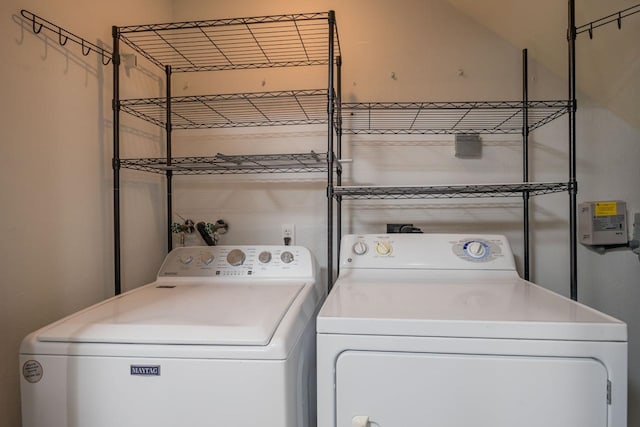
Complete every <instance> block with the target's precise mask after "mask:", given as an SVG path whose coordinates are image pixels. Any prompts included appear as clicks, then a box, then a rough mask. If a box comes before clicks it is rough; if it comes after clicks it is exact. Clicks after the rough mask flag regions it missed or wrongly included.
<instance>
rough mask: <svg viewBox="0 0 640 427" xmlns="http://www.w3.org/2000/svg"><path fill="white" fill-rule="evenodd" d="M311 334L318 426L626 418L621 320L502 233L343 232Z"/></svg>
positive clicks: (612, 423)
mask: <svg viewBox="0 0 640 427" xmlns="http://www.w3.org/2000/svg"><path fill="white" fill-rule="evenodd" d="M317 340H318V342H317V345H318V427H365V426H371V427H411V426H434V427H463V426H464V427H468V426H474V427H514V426H518V427H542V426H544V427H604V426H609V427H626V425H627V419H626V412H627V328H626V325H625V324H624V323H623V322H621V321H619V320H616V319H614V318H612V317H610V316H608V315H606V314H603V313H600V312H598V311H596V310H594V309H591V308H589V307H587V306H584V305H582V304H579V303H577V302H575V301H572V300H570V299H567V298H565V297H563V296H560V295H558V294H555V293H553V292H551V291H549V290H546V289H544V288H542V287H540V286H537V285H535V284H533V283H531V282H528V281H525V280H523V279H521V278H520V277H519V276H518V274H517V272H516V269H515V265H514V261H513V254H512V252H511V248H510V246H509V243H508V241H507V240H506V238H505V237H504V236H497V235H480V236H465V235H445V234H441V235H438V234H434V235H431V234H391V235H348V236H344V238H343V240H342V242H341V255H340V275H339V277H338V279H337V281H336V283H335V286H334V288H333V289H332V291H331V292H330V294H329V296H328V297H327V300H326V301H325V303H324V305H323V307H322V308H321V310H320V313H319V315H318V319H317Z"/></svg>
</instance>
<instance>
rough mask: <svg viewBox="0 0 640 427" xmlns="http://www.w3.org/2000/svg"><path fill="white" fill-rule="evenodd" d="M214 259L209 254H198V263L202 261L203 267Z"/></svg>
mask: <svg viewBox="0 0 640 427" xmlns="http://www.w3.org/2000/svg"><path fill="white" fill-rule="evenodd" d="M214 259H215V257H214V256H213V254H212V253H210V252H203V253H202V254H200V261H202V263H203V264H205V265H209V264H211V263H212V262H213V260H214Z"/></svg>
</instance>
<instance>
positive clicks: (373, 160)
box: [0, 0, 640, 427]
mask: <svg viewBox="0 0 640 427" xmlns="http://www.w3.org/2000/svg"><path fill="white" fill-rule="evenodd" d="M20 8H27V9H30V10H31V9H33V11H34V12H36V13H40V14H42V15H43V16H45V17H47V18H49V19H50V20H53V21H56V22H58V23H60V25H63V26H67V27H69V29H71V30H72V31H74V32H76V33H78V34H82V35H86V36H87V37H96V38H100V39H101V40H103V41H105V43H106V44H108V45H110V44H111V42H110V26H111V25H113V24H119V25H127V24H138V23H143V22H155V21H165V20H175V21H180V20H190V19H206V18H224V17H235V16H261V15H269V14H281V13H291V12H311V11H322V10H328V9H334V10H336V15H337V19H338V27H339V35H340V40H341V44H342V54H343V58H344V67H343V97H344V99H345V100H347V101H361V100H367V101H368V100H375V101H395V100H398V101H410V100H417V101H422V100H428V101H442V100H504V99H509V100H517V99H519V97H520V93H521V89H520V87H521V86H520V85H521V81H520V79H521V77H520V76H521V68H520V67H521V65H520V61H521V52H520V50H519V49H517V48H515V47H514V46H512V45H511V44H509V43H508V42H506V41H505V40H504V39H501V38H500V37H498V36H496V35H495V34H493V33H492V32H490V31H488V30H486V29H485V28H484V27H482V26H480V25H479V24H477V23H475V22H474V21H472V20H470V19H469V18H467V17H465V16H464V15H461V14H460V13H459V11H457V10H456V9H454V8H453V7H452V6H450V5H449V4H448V3H447V2H444V1H438V0H428V1H425V0H403V1H400V2H399V1H397V0H396V1H390V0H349V1H337V0H308V1H305V2H299V1H293V0H274V1H269V2H264V1H257V0H236V1H233V2H229V1H207V2H205V1H202V0H173V1H169V0H166V1H165V2H162V3H160V2H157V1H156V2H153V1H151V0H146V1H142V0H138V1H134V2H126V3H125V2H120V1H116V2H115V3H114V2H110V3H109V4H106V3H105V4H99V3H97V2H96V4H90V5H89V4H86V5H85V4H81V2H77V1H71V0H67V1H65V2H57V4H56V6H55V7H54V6H52V5H49V4H47V3H46V2H43V1H35V0H32V1H21V2H18V1H17V0H9V2H4V3H3V4H2V5H0V10H1V11H2V12H3V13H2V16H3V17H4V19H5V21H6V24H5V25H3V26H2V29H1V30H0V31H2V33H3V34H4V37H2V39H1V41H0V43H2V51H3V52H7V57H8V58H7V60H6V61H3V62H2V63H1V65H0V70H1V72H0V75H1V76H2V77H3V79H2V83H0V85H2V88H3V99H10V100H12V101H11V104H8V103H7V104H5V106H4V107H3V112H4V114H3V115H2V118H0V120H1V121H2V124H3V129H4V130H5V132H4V141H3V142H2V144H1V145H0V154H1V155H0V165H1V168H0V174H1V176H2V178H1V179H0V188H2V191H1V192H0V198H1V205H2V206H3V209H2V216H0V218H2V221H1V223H2V224H1V227H2V232H1V233H0V236H2V237H1V238H0V265H1V266H2V270H3V272H4V273H5V274H4V275H3V278H2V279H0V282H1V283H2V285H1V288H0V289H2V295H1V298H0V305H1V308H2V310H1V311H0V316H2V317H1V318H0V320H1V322H0V324H1V325H2V326H1V328H2V329H1V334H2V335H1V337H0V338H2V339H3V342H5V343H9V345H8V346H3V347H2V350H0V351H1V353H0V369H1V373H2V381H1V382H0V384H2V385H0V420H2V421H0V427H5V426H7V427H8V426H12V427H13V426H17V425H19V424H18V410H19V409H18V390H17V366H16V365H17V346H18V344H19V341H20V339H21V338H22V336H24V335H25V334H26V333H27V332H29V331H30V330H32V329H35V328H36V327H38V326H40V325H43V324H45V323H47V322H49V321H51V320H54V319H55V318H57V317H60V316H62V315H63V314H66V313H70V312H72V311H74V310H76V309H78V308H80V307H83V306H86V305H88V304H90V303H92V302H94V301H97V300H99V299H102V298H104V297H107V296H109V295H111V293H112V278H113V272H112V250H111V247H112V238H111V219H112V218H111V169H110V159H111V130H110V126H111V123H110V121H111V111H110V101H111V80H110V79H111V69H110V67H106V68H103V67H102V66H98V65H97V60H96V59H95V57H92V56H90V57H88V58H82V57H81V56H80V55H78V54H77V55H76V56H75V57H74V56H72V54H71V53H69V54H67V50H59V49H55V48H54V45H55V43H54V41H50V42H49V43H48V48H47V50H46V51H45V47H44V46H45V45H44V43H43V41H42V39H41V38H39V37H37V36H34V35H33V34H32V33H31V32H30V29H29V28H28V27H25V28H24V29H23V28H22V26H21V25H20V23H19V22H20V21H16V19H15V18H13V17H12V15H18V13H19V9H20ZM563 33H564V32H563ZM558 43H564V40H563V39H560V40H558ZM72 51H73V48H71V49H70V50H69V52H72ZM45 52H46V56H44V55H45ZM73 52H76V51H73ZM67 55H69V58H70V59H69V61H67ZM77 57H79V58H77ZM459 70H463V71H464V73H463V76H460V75H459ZM323 71H324V68H322V69H319V70H313V69H288V70H276V71H274V70H255V71H242V72H235V73H231V72H220V73H217V74H215V76H214V78H212V77H211V74H209V75H208V76H206V77H201V76H198V75H194V74H191V73H189V74H186V75H176V76H175V78H174V94H175V95H186V94H192V93H203V92H204V93H230V92H236V91H246V92H253V91H262V90H280V89H309V88H322V87H324V86H325V85H326V78H325V76H324V74H323ZM391 73H395V75H396V77H397V79H396V80H394V79H392V78H391ZM156 74H157V71H156V70H155V69H154V68H153V67H152V66H151V65H148V64H146V63H144V61H140V64H139V69H138V70H137V71H136V70H133V71H132V72H131V73H130V76H128V77H125V78H124V79H123V83H122V86H123V91H124V94H125V96H126V95H131V96H138V94H141V95H144V96H156V95H159V94H160V93H161V92H162V87H163V83H162V81H161V80H159V79H158V78H156V77H155V75H156ZM530 75H531V81H530V91H531V98H532V99H533V98H535V99H564V98H566V93H567V90H566V78H565V76H556V75H554V74H552V73H551V72H549V71H548V70H547V69H545V67H544V66H543V65H541V64H539V63H536V62H535V61H531V63H530ZM5 94H6V95H5ZM580 101H581V103H580V110H579V115H578V137H579V150H578V157H579V159H578V160H579V162H578V172H579V183H580V192H579V200H596V199H623V200H626V201H627V204H628V207H629V212H630V214H631V213H633V212H638V211H640V197H639V194H638V192H637V189H636V188H635V186H634V184H637V182H639V178H640V176H639V174H640V172H639V168H638V167H637V161H638V160H637V159H639V158H640V156H639V155H638V154H640V153H638V150H639V145H638V140H639V136H640V135H639V130H638V129H634V128H631V127H630V126H628V125H627V124H625V122H623V121H622V120H620V119H618V118H617V117H616V116H614V115H612V114H611V113H609V112H607V111H606V110H603V109H602V108H600V107H599V106H598V105H592V104H590V103H589V101H588V100H586V99H581V100H580ZM79 117H80V118H82V120H78V118H79ZM123 122H124V124H125V132H124V133H123V145H124V148H123V153H122V154H123V157H127V156H131V157H137V156H147V155H155V154H158V153H161V151H162V150H161V146H162V132H160V131H159V130H158V129H157V128H154V127H147V126H146V125H145V124H143V123H141V122H140V121H138V120H136V119H128V118H127V117H125V116H124V115H123ZM324 132H325V127H323V126H319V127H277V128H269V129H248V130H246V129H245V130H233V131H198V132H184V131H182V132H175V133H174V143H175V144H174V154H175V155H177V156H180V155H190V154H194V155H195V154H206V155H213V154H215V153H216V152H220V153H225V154H242V153H247V152H260V153H269V152H304V151H309V150H311V149H313V150H316V151H324V144H325V138H324V136H323V134H324ZM484 143H485V145H484V151H483V157H482V159H479V160H461V159H456V158H455V157H454V156H453V139H452V138H450V137H444V136H443V137H435V138H434V137H411V138H387V137H345V140H344V144H345V157H353V158H354V159H356V161H355V162H354V164H353V166H351V167H350V170H347V179H348V181H349V182H354V183H362V184H364V183H372V184H373V183H377V184H420V183H427V184H437V183H466V182H503V181H509V182H510V181H519V180H520V177H521V174H520V144H519V140H518V138H517V137H492V136H487V137H484ZM532 146H533V148H532V172H531V178H532V179H534V180H540V181H543V180H558V181H566V179H567V176H568V171H567V164H568V159H567V150H566V147H567V122H566V118H564V119H559V120H557V121H556V122H554V123H552V124H551V125H549V126H547V127H545V128H543V129H541V130H539V131H536V132H535V133H534V134H533V135H532ZM600 159H601V161H597V160H600ZM614 162H617V163H615V164H616V166H615V167H614V166H612V165H613V164H614ZM324 179H325V176H324V175H323V174H316V175H305V176H285V175H278V176H266V177H265V176H260V177H251V176H233V177H191V178H180V177H179V178H176V179H175V186H174V193H175V213H176V214H180V215H182V216H185V217H190V218H192V219H194V220H196V221H200V220H206V221H214V220H215V219H217V218H224V219H226V220H227V221H228V222H229V223H230V231H229V233H228V234H227V235H225V236H223V237H222V241H221V243H223V244H224V243H237V244H241V243H277V242H279V241H280V225H281V224H282V223H294V224H295V225H296V240H297V242H296V243H298V244H302V245H305V246H308V247H310V248H311V249H312V250H313V251H314V252H315V253H316V256H317V258H318V261H319V263H320V265H321V266H323V267H324V269H325V271H324V272H323V274H326V262H327V256H326V236H325V227H326V198H325V184H324ZM163 194H164V188H163V184H162V181H161V180H160V179H159V178H158V177H156V176H151V175H148V174H143V173H135V172H130V171H124V172H123V214H124V217H123V220H124V224H123V236H124V244H123V250H124V257H123V261H124V266H123V270H124V272H123V275H124V277H123V278H124V287H125V289H129V288H132V287H135V286H138V285H141V284H143V283H145V282H147V281H149V280H150V279H151V278H152V277H153V276H154V274H155V271H156V269H157V267H158V265H159V263H160V261H161V258H162V253H163V251H164V246H165V243H164V235H163V228H164V195H163ZM344 212H345V218H344V220H345V221H344V224H345V227H344V228H345V229H344V231H345V232H377V231H381V230H384V224H386V223H387V222H413V223H414V224H415V225H417V226H419V227H421V228H422V229H423V230H425V231H430V232H455V231H467V232H484V231H486V232H502V233H505V234H507V235H508V236H509V238H510V239H511V240H512V243H513V246H514V248H515V249H516V252H517V253H516V255H517V257H518V261H519V263H520V264H521V257H522V250H521V244H522V239H521V231H520V220H521V216H522V211H521V207H520V203H519V201H518V200H517V199H513V200H512V199H504V200H493V201H490V200H480V201H465V202H463V203H453V202H450V201H440V202H427V201H412V202H408V203H406V202H405V203H399V202H384V203H381V202H347V203H345V210H344ZM533 212H534V217H535V220H536V221H535V225H534V230H535V232H534V235H533V245H534V246H533V255H534V262H533V277H534V279H535V280H536V281H537V282H539V283H541V284H543V285H544V286H547V287H549V288H551V289H554V290H556V291H558V292H561V293H563V294H567V293H568V286H569V285H568V267H567V265H568V231H567V218H568V196H567V195H565V194H557V195H548V196H542V197H539V198H536V199H534V201H533ZM174 219H175V220H178V219H179V218H178V217H177V216H174ZM34 224H37V226H38V227H35V226H34ZM190 243H198V240H197V239H196V238H193V239H192V240H190ZM579 269H580V278H579V279H580V298H581V300H583V301H585V302H587V303H589V304H591V305H593V306H594V307H596V308H599V309H602V310H604V311H606V312H607V313H609V314H612V315H614V316H617V317H620V318H621V319H623V320H625V321H627V322H628V323H629V331H630V337H631V338H630V339H631V344H630V359H629V360H630V392H631V393H630V407H631V419H630V423H629V425H638V423H640V418H638V416H639V415H640V414H637V413H636V412H635V409H634V408H635V407H638V406H639V404H640V396H639V395H638V394H639V393H640V392H638V389H639V388H640V364H638V363H635V362H634V360H637V359H639V355H640V348H638V344H636V341H638V340H637V337H639V336H640V331H638V326H639V325H640V318H639V317H638V314H637V310H635V307H634V302H635V301H638V275H639V273H640V262H639V261H638V258H637V257H635V256H633V255H631V254H630V253H629V252H616V253H611V254H607V255H596V254H594V253H592V252H589V251H587V250H585V249H583V248H579ZM7 325H11V327H8V326H7ZM4 413H6V414H8V416H4ZM3 422H4V423H5V424H2V423H3Z"/></svg>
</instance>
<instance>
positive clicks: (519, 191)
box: [333, 182, 571, 200]
mask: <svg viewBox="0 0 640 427" xmlns="http://www.w3.org/2000/svg"><path fill="white" fill-rule="evenodd" d="M570 188H571V184H570V183H566V182H522V183H512V184H461V185H432V186H402V187H395V186H340V187H334V188H333V194H334V196H335V197H339V198H341V199H342V200H370V199H463V198H481V197H517V196H519V197H522V195H523V194H529V195H530V196H536V195H541V194H550V193H559V192H563V191H569V189H570Z"/></svg>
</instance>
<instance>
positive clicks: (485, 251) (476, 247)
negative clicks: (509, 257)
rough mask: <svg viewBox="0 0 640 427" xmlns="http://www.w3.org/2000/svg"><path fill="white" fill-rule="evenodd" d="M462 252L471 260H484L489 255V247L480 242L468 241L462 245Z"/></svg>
mask: <svg viewBox="0 0 640 427" xmlns="http://www.w3.org/2000/svg"><path fill="white" fill-rule="evenodd" d="M464 252H465V253H466V254H467V255H468V256H470V257H471V258H475V259H480V258H484V257H486V256H488V255H489V245H487V244H486V243H485V242H482V241H480V240H470V241H468V242H466V243H465V244H464Z"/></svg>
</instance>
